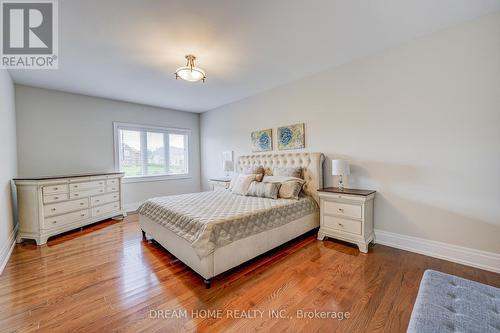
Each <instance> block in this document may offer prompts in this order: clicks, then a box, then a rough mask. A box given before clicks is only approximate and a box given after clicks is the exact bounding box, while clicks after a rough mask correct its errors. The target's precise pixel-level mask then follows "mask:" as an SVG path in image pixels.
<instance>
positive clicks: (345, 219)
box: [318, 187, 375, 253]
mask: <svg viewBox="0 0 500 333" xmlns="http://www.w3.org/2000/svg"><path fill="white" fill-rule="evenodd" d="M318 193H319V198H320V216H321V218H320V228H319V232H318V239H319V240H323V239H324V238H325V237H331V238H336V239H340V240H343V241H346V242H351V243H355V244H357V245H358V248H359V250H360V251H361V252H364V253H368V244H370V242H371V241H372V240H373V239H374V236H375V235H374V233H373V199H374V198H375V191H369V190H356V189H347V188H346V189H344V190H343V191H341V190H339V189H338V188H336V187H328V188H323V189H319V190H318Z"/></svg>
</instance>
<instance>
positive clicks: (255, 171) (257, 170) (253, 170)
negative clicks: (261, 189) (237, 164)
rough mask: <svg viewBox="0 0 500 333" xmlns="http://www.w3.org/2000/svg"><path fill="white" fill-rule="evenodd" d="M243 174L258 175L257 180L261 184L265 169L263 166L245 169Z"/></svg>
mask: <svg viewBox="0 0 500 333" xmlns="http://www.w3.org/2000/svg"><path fill="white" fill-rule="evenodd" d="M241 173H242V174H244V175H257V176H256V177H255V180H256V181H258V182H261V181H262V178H264V167H263V166H249V167H243V168H242V169H241Z"/></svg>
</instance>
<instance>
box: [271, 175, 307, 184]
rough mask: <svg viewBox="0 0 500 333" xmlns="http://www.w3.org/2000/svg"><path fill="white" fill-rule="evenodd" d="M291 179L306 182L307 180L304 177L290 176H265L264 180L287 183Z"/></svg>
mask: <svg viewBox="0 0 500 333" xmlns="http://www.w3.org/2000/svg"><path fill="white" fill-rule="evenodd" d="M290 181H296V182H300V183H302V184H304V183H305V182H306V181H305V180H304V179H302V178H297V177H289V176H265V177H264V179H263V180H262V182H264V183H285V182H290Z"/></svg>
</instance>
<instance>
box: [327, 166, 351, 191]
mask: <svg viewBox="0 0 500 333" xmlns="http://www.w3.org/2000/svg"><path fill="white" fill-rule="evenodd" d="M350 174H351V169H350V168H349V162H347V161H345V160H332V176H339V190H341V191H343V190H344V180H343V179H342V177H343V176H349V175H350Z"/></svg>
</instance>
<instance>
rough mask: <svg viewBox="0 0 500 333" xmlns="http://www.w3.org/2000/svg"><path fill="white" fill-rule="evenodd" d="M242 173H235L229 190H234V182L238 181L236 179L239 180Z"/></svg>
mask: <svg viewBox="0 0 500 333" xmlns="http://www.w3.org/2000/svg"><path fill="white" fill-rule="evenodd" d="M239 175H240V174H238V173H233V176H232V177H231V182H230V183H229V190H232V189H233V187H234V184H235V183H236V181H237V180H238V176H239Z"/></svg>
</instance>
